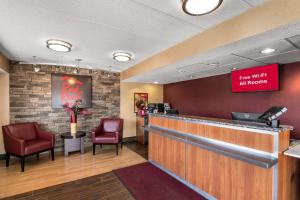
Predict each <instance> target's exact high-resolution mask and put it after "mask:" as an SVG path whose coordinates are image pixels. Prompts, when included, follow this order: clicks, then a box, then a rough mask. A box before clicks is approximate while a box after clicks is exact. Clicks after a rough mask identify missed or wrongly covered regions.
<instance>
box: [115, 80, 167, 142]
mask: <svg viewBox="0 0 300 200" xmlns="http://www.w3.org/2000/svg"><path fill="white" fill-rule="evenodd" d="M120 89H121V91H120V92H121V95H120V96H121V99H120V102H121V105H120V115H121V118H123V119H124V130H123V137H124V138H126V137H132V136H136V114H135V113H134V103H133V94H134V93H135V92H142V93H148V101H149V103H159V102H163V86H162V85H155V84H141V83H124V82H121V88H120Z"/></svg>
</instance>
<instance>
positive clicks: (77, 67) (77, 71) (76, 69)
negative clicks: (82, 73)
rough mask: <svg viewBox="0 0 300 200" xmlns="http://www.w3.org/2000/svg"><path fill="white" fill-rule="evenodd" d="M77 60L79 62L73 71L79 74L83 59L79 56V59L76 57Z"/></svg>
mask: <svg viewBox="0 0 300 200" xmlns="http://www.w3.org/2000/svg"><path fill="white" fill-rule="evenodd" d="M75 61H76V62H77V65H76V68H75V69H74V70H73V73H74V74H79V70H80V69H79V62H81V61H82V59H80V58H77V59H75Z"/></svg>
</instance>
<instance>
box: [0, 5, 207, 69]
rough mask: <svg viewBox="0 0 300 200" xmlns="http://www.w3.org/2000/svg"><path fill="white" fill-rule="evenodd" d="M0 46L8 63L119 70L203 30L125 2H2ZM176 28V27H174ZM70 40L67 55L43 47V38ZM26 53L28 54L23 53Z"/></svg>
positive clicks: (0, 11)
mask: <svg viewBox="0 0 300 200" xmlns="http://www.w3.org/2000/svg"><path fill="white" fill-rule="evenodd" d="M0 24H1V29H0V44H1V45H0V46H1V49H0V50H1V51H3V52H4V53H5V54H6V55H7V56H8V57H9V58H10V59H12V60H18V61H24V62H31V61H32V56H37V57H38V59H39V60H40V61H45V62H47V63H58V64H66V65H73V64H74V60H75V59H76V58H81V59H83V62H82V66H84V67H92V68H107V66H109V65H111V66H113V68H114V69H118V70H120V71H123V70H125V69H127V68H128V67H131V66H133V65H135V64H137V63H139V62H140V61H142V60H144V59H146V58H148V57H149V56H152V55H154V54H156V53H158V52H160V51H163V50H165V49H167V48H169V47H171V46H173V45H175V44H177V43H179V42H181V41H183V40H185V39H187V38H189V37H191V36H193V35H195V34H197V33H200V32H201V31H202V30H203V29H201V28H199V27H197V26H195V25H192V24H190V23H186V22H184V21H182V20H178V19H176V18H174V17H172V16H169V15H167V14H165V13H162V12H160V11H157V10H155V9H152V8H149V7H147V6H144V5H140V4H137V3H135V2H132V1H130V0H101V1H98V0H86V1H81V0H76V1H73V0H64V1H60V0H23V1H18V0H2V1H1V6H0ZM179 27H180V28H179ZM53 38H55V39H62V40H65V41H67V42H70V43H71V44H72V45H73V49H72V51H71V52H70V53H63V54H61V53H56V52H53V51H50V50H49V49H47V48H46V45H45V41H46V40H47V39H53ZM29 49H30V50H29ZM118 50H120V51H127V52H130V53H132V54H133V56H134V59H133V60H132V61H131V62H127V63H120V62H117V61H114V60H113V59H112V53H113V52H114V51H118Z"/></svg>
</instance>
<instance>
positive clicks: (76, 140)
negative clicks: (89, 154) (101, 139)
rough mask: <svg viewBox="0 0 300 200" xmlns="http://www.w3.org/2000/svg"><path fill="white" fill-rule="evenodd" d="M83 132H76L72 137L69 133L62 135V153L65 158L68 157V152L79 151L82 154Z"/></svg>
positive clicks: (84, 134)
mask: <svg viewBox="0 0 300 200" xmlns="http://www.w3.org/2000/svg"><path fill="white" fill-rule="evenodd" d="M84 136H86V133H85V132H84V131H77V133H76V135H75V136H74V137H73V136H72V135H71V133H70V132H66V133H62V134H61V138H62V139H63V140H64V152H65V156H68V155H69V152H73V151H81V153H84Z"/></svg>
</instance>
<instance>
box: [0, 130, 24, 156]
mask: <svg viewBox="0 0 300 200" xmlns="http://www.w3.org/2000/svg"><path fill="white" fill-rule="evenodd" d="M3 139H4V146H5V151H6V152H7V153H12V154H15V155H18V156H24V155H25V140H21V139H19V138H16V137H13V136H12V135H10V134H3Z"/></svg>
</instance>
